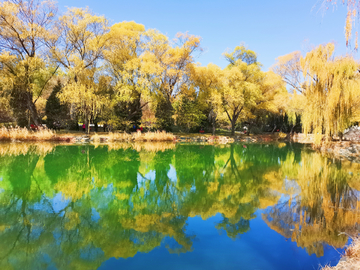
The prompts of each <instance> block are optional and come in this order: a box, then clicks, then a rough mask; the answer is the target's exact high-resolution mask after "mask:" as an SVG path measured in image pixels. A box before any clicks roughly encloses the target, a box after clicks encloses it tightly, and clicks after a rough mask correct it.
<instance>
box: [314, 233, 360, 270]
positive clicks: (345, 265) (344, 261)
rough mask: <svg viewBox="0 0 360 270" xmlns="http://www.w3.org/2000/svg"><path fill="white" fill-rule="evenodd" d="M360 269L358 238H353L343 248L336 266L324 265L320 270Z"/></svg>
mask: <svg viewBox="0 0 360 270" xmlns="http://www.w3.org/2000/svg"><path fill="white" fill-rule="evenodd" d="M358 269H360V238H359V237H358V238H355V239H354V240H353V242H352V243H351V244H350V245H349V246H348V247H347V248H346V249H345V253H344V254H343V255H342V256H341V259H340V261H339V262H338V264H337V265H336V266H333V267H330V266H324V267H322V268H321V270H358Z"/></svg>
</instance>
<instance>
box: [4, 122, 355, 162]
mask: <svg viewBox="0 0 360 270" xmlns="http://www.w3.org/2000/svg"><path fill="white" fill-rule="evenodd" d="M313 139H314V138H313V135H312V134H309V135H307V136H306V135H304V134H301V133H299V134H295V135H294V136H291V137H290V136H289V134H284V133H272V134H258V135H245V134H236V135H235V136H224V135H215V136H213V135H211V134H198V133H195V134H173V133H166V132H164V131H163V132H159V131H156V132H145V133H140V132H134V133H120V132H110V133H103V132H101V133H93V134H84V133H80V132H78V133H76V132H73V133H71V132H67V133H62V132H60V133H57V132H55V131H53V130H50V129H43V130H39V131H32V130H28V129H26V128H14V129H10V130H8V129H5V128H1V129H0V142H15V143H16V142H19V143H20V142H54V143H70V144H76V143H104V144H106V143H116V142H119V143H134V142H149V143H151V142H173V143H209V144H228V143H234V142H242V143H272V142H295V143H301V144H308V145H311V147H312V148H313V149H314V150H315V151H319V152H321V153H323V154H324V155H327V156H329V157H331V158H336V159H340V160H343V159H346V160H349V161H351V162H356V163H360V142H356V141H330V142H323V143H322V144H321V145H319V146H317V145H315V144H313Z"/></svg>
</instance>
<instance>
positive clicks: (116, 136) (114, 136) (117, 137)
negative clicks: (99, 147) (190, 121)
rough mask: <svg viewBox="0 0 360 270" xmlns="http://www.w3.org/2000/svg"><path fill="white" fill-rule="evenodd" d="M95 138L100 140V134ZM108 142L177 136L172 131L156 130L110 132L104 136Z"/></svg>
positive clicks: (140, 140)
mask: <svg viewBox="0 0 360 270" xmlns="http://www.w3.org/2000/svg"><path fill="white" fill-rule="evenodd" d="M92 138H93V139H94V140H100V136H98V135H97V134H96V135H94V136H93V137H92ZM104 138H106V139H107V140H108V142H165V141H173V140H174V139H175V136H174V135H173V134H172V133H167V132H165V131H155V132H146V133H141V132H140V131H139V132H134V133H131V134H129V133H117V132H115V133H112V132H111V133H109V135H107V136H104Z"/></svg>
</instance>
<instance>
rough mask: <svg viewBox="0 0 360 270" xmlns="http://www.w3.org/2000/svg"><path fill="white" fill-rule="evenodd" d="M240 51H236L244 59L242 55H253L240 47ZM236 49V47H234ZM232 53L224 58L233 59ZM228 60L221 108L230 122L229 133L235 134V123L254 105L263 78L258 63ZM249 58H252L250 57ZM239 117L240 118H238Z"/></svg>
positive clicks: (240, 59)
mask: <svg viewBox="0 0 360 270" xmlns="http://www.w3.org/2000/svg"><path fill="white" fill-rule="evenodd" d="M240 50H244V52H242V53H239V52H238V53H237V54H236V55H240V56H241V57H243V58H244V59H246V58H245V57H244V55H246V54H249V55H254V54H255V53H254V52H253V51H251V50H248V49H246V48H245V47H241V48H240ZM235 51H237V49H235ZM232 55H234V52H233V53H230V54H228V53H227V54H225V57H226V58H230V59H233V56H232ZM241 57H240V58H239V59H234V60H232V61H230V64H229V66H228V67H227V68H225V69H224V77H223V86H222V88H221V101H222V108H223V110H224V112H225V113H226V116H227V118H228V121H229V122H230V124H231V134H232V135H234V134H235V125H236V123H237V121H238V120H239V117H240V116H242V118H243V119H244V118H245V117H246V116H247V114H249V112H250V109H251V108H252V107H255V106H256V101H257V100H258V99H259V98H260V97H261V90H260V83H261V81H262V80H263V79H264V74H263V72H262V71H261V70H260V65H259V64H258V63H257V62H256V61H255V62H253V61H252V60H250V62H249V63H250V64H248V63H247V62H244V61H243V60H242V59H243V58H241ZM250 59H253V58H252V57H250ZM240 119H241V118H240Z"/></svg>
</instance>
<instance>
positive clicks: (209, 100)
mask: <svg viewBox="0 0 360 270" xmlns="http://www.w3.org/2000/svg"><path fill="white" fill-rule="evenodd" d="M190 79H191V81H192V83H193V85H194V87H195V88H196V89H197V90H198V93H199V98H200V100H201V101H202V103H204V105H207V107H208V108H207V111H208V112H209V113H208V120H209V121H210V122H211V124H212V133H213V135H215V129H216V123H217V118H218V115H219V114H221V96H220V93H221V92H220V89H221V87H222V82H223V81H222V79H223V72H222V70H221V69H220V67H218V66H217V65H214V64H209V65H207V66H206V67H202V66H197V65H194V66H193V67H192V71H191V76H190Z"/></svg>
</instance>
